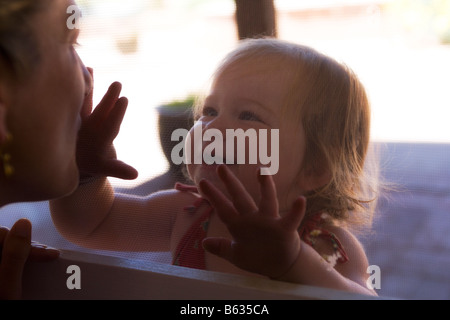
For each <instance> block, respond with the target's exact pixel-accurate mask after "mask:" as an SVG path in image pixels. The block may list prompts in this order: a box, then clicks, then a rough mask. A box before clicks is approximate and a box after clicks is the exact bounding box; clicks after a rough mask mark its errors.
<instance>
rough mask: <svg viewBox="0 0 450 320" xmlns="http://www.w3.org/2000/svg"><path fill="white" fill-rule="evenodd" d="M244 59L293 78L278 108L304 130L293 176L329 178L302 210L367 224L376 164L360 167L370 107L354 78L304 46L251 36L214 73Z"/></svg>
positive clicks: (311, 193)
mask: <svg viewBox="0 0 450 320" xmlns="http://www.w3.org/2000/svg"><path fill="white" fill-rule="evenodd" d="M249 62H252V65H254V63H262V64H266V65H267V64H268V63H271V64H272V66H271V65H268V67H269V68H270V67H273V68H274V70H275V71H276V72H282V73H284V74H285V75H286V79H293V81H292V83H286V85H287V86H288V89H289V91H288V92H289V94H288V95H287V96H286V97H285V99H284V103H283V104H282V106H280V108H281V111H282V115H283V117H284V118H285V119H287V120H288V121H294V123H297V125H298V124H300V123H301V125H302V127H303V129H304V135H305V140H306V141H305V142H306V150H305V157H304V160H303V163H302V164H299V167H300V171H299V176H300V172H302V170H306V172H311V173H313V174H318V175H320V174H323V173H324V172H326V174H327V177H329V179H327V180H328V183H326V184H325V185H323V186H321V187H320V188H317V189H316V190H310V191H309V192H307V194H306V195H305V196H306V197H307V209H306V215H307V216H310V215H313V214H317V213H319V212H324V213H327V214H328V215H329V216H331V217H332V218H333V221H336V222H338V221H340V222H342V223H343V222H346V221H348V225H350V226H353V227H356V226H370V224H371V222H372V216H373V212H374V209H375V205H376V198H377V197H376V192H377V187H378V180H377V172H376V165H375V166H373V168H374V169H375V171H372V172H371V174H370V175H369V170H368V169H369V168H368V167H367V166H366V158H367V157H366V156H367V154H368V150H369V145H370V144H369V138H370V114H371V111H370V105H369V101H368V98H367V94H366V91H365V89H364V87H363V85H362V84H361V82H360V81H359V79H358V77H357V76H356V75H355V74H354V73H353V72H352V71H351V70H350V69H349V68H348V67H346V66H344V65H342V64H340V63H338V62H337V61H335V60H333V59H331V58H330V57H327V56H326V55H324V54H321V53H319V52H317V51H316V50H314V49H311V48H309V47H306V46H302V45H298V44H294V43H289V42H285V41H281V40H276V39H252V40H245V41H243V42H242V43H241V44H240V45H239V46H238V48H237V49H236V50H234V51H232V52H231V53H230V54H229V55H228V56H227V57H226V58H225V59H224V61H223V62H222V64H221V65H220V66H219V68H218V70H217V71H216V73H215V78H217V77H219V76H220V75H221V74H222V73H223V72H225V71H227V72H229V71H230V70H232V69H233V68H239V70H240V72H242V70H244V71H245V64H246V63H249ZM269 70H270V69H269ZM267 76H268V77H270V72H267ZM196 112H197V113H198V112H199V109H197V110H196ZM371 160H372V159H371ZM350 215H351V219H349V217H350Z"/></svg>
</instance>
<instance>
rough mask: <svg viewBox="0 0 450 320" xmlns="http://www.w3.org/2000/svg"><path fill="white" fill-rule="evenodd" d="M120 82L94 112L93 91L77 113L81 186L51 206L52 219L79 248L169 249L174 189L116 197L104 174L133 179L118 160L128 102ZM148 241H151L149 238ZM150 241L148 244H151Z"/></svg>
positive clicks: (112, 87)
mask: <svg viewBox="0 0 450 320" xmlns="http://www.w3.org/2000/svg"><path fill="white" fill-rule="evenodd" d="M120 92H121V85H120V83H114V84H112V85H111V86H110V88H109V89H108V92H107V93H106V94H105V96H104V98H103V99H102V101H101V102H100V104H99V105H98V106H97V107H96V108H95V110H94V111H92V92H91V94H90V95H89V96H88V97H87V98H86V100H85V103H84V105H83V107H82V110H81V118H82V125H81V128H80V132H79V136H78V144H77V164H78V167H79V170H80V177H81V181H80V186H79V187H78V189H77V190H76V191H75V192H74V193H73V194H71V195H69V196H67V197H65V198H61V199H58V200H53V201H51V203H50V209H51V213H52V218H53V221H54V223H55V225H56V227H57V229H58V230H59V231H60V232H61V233H62V235H63V236H65V237H66V238H67V239H69V240H71V241H73V242H75V243H77V244H80V245H82V246H86V247H90V248H98V249H111V250H167V249H168V239H169V238H170V231H171V224H172V220H173V215H174V214H175V213H176V210H172V209H173V208H172V207H171V206H169V205H167V203H168V204H171V205H172V206H174V204H175V203H176V198H177V191H175V190H173V191H172V192H169V191H167V192H162V193H158V194H155V195H152V196H149V197H146V198H137V197H136V198H133V197H130V196H121V195H115V194H114V190H113V188H112V187H111V185H110V184H109V182H108V180H107V178H106V177H107V176H114V177H119V178H123V179H134V178H135V177H136V175H137V172H136V170H134V169H133V168H132V167H130V166H128V165H126V164H124V163H123V162H121V161H119V160H117V158H116V154H115V150H114V147H113V144H112V142H113V140H114V138H115V137H116V136H117V134H118V132H119V129H120V124H121V122H122V119H123V117H124V114H125V111H126V108H127V104H128V101H127V99H126V98H119V95H120ZM149 238H151V239H149ZM150 240H151V241H150Z"/></svg>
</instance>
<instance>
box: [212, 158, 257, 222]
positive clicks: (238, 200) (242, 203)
mask: <svg viewBox="0 0 450 320" xmlns="http://www.w3.org/2000/svg"><path fill="white" fill-rule="evenodd" d="M217 173H218V174H219V177H220V179H221V180H222V181H223V183H224V184H225V187H226V188H227V191H228V193H229V194H230V196H231V198H232V200H233V204H234V206H235V207H236V209H237V210H238V211H239V213H241V214H248V213H255V212H257V211H258V207H257V206H256V204H255V202H254V201H253V198H252V197H251V196H250V195H249V193H248V192H247V190H246V189H245V187H244V186H243V185H242V183H241V181H239V179H238V178H237V177H236V176H235V175H234V174H233V173H232V172H231V170H230V169H229V168H228V167H227V166H226V165H219V167H218V168H217Z"/></svg>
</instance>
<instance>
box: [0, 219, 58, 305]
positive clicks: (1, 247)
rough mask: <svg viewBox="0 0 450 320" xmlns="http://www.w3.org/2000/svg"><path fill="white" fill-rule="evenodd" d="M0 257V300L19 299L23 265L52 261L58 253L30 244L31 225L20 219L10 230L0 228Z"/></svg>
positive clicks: (54, 250)
mask: <svg viewBox="0 0 450 320" xmlns="http://www.w3.org/2000/svg"><path fill="white" fill-rule="evenodd" d="M0 257H1V258H0V299H20V298H21V297H22V274H23V269H24V267H25V263H26V262H27V261H41V262H45V261H51V260H54V259H56V258H58V257H59V251H58V250H56V249H53V248H49V247H47V246H44V245H41V244H39V243H33V242H31V223H30V221H28V220H26V219H21V220H19V221H17V222H16V223H15V224H14V226H13V227H12V228H11V230H9V229H8V228H4V227H0Z"/></svg>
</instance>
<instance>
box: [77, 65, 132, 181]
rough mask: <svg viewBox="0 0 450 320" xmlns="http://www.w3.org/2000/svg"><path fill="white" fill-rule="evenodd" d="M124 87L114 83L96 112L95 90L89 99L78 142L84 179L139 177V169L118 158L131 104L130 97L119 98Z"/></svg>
mask: <svg viewBox="0 0 450 320" xmlns="http://www.w3.org/2000/svg"><path fill="white" fill-rule="evenodd" d="M90 71H91V72H92V70H90ZM121 90H122V85H121V84H120V83H119V82H114V83H113V84H112V85H111V86H110V87H109V89H108V91H107V92H106V94H105V96H104V97H103V99H102V101H101V102H100V103H99V104H98V106H97V107H96V108H95V109H94V111H92V105H93V103H92V98H93V92H92V91H93V90H91V93H90V94H89V96H87V97H86V99H85V102H84V105H83V107H82V110H81V118H82V125H81V128H80V131H79V134H78V144H77V164H78V167H79V169H80V177H81V179H83V178H89V177H95V176H111V177H117V178H121V179H135V178H136V177H137V171H136V170H135V169H134V168H133V167H131V166H129V165H127V164H125V163H123V162H122V161H119V160H117V157H116V152H115V149H114V146H113V141H114V139H115V138H116V136H117V134H118V133H119V130H120V125H121V123H122V120H123V117H124V115H125V112H126V109H127V106H128V99H127V98H125V97H121V98H119V96H120V92H121Z"/></svg>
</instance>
